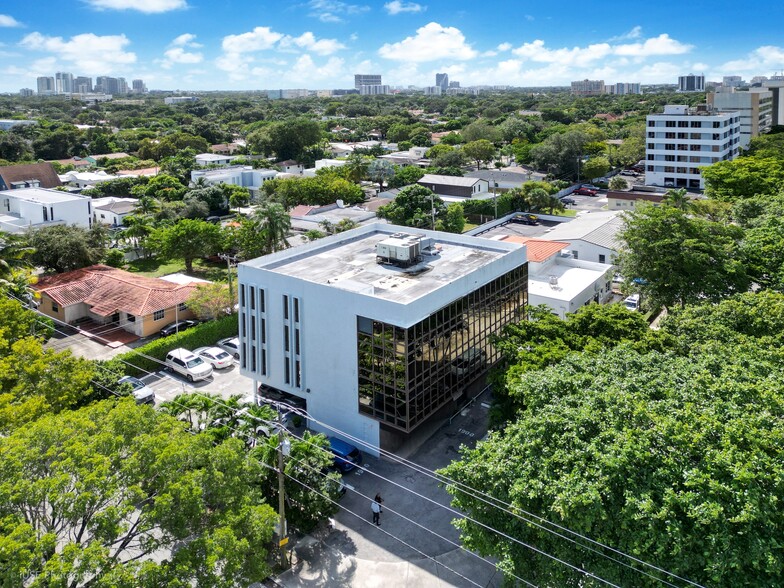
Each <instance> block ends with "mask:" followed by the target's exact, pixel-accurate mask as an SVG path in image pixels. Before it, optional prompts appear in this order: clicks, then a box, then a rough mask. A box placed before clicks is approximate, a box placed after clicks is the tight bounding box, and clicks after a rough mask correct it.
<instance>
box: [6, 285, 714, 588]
mask: <svg viewBox="0 0 784 588" xmlns="http://www.w3.org/2000/svg"><path fill="white" fill-rule="evenodd" d="M9 296H11V297H12V298H15V299H16V300H18V301H19V302H22V303H23V301H21V300H20V299H19V298H17V297H15V296H13V295H12V294H10V293H9ZM34 312H36V313H37V314H41V315H43V313H41V312H40V311H38V310H37V309H36V310H34ZM43 316H47V315H43ZM47 318H50V319H51V320H53V321H54V322H57V323H60V324H63V325H65V326H70V325H67V323H64V322H63V321H60V320H59V319H52V317H47ZM43 324H46V323H43ZM47 326H48V325H47ZM55 332H58V333H61V334H65V333H62V331H58V330H56V329H55ZM66 336H68V335H66ZM96 338H99V339H102V338H101V337H96ZM103 340H104V341H106V342H108V341H107V340H106V339H103ZM131 351H132V353H136V354H137V355H139V356H141V357H144V358H146V359H148V360H150V361H153V362H155V363H158V364H160V365H162V366H164V368H165V367H167V366H166V364H165V363H164V362H163V361H161V360H159V359H157V358H155V357H152V356H149V355H146V354H144V353H141V352H139V351H137V350H131ZM119 361H122V362H123V363H126V364H127V365H129V366H131V367H133V368H134V369H138V370H140V371H143V372H146V373H147V374H151V373H152V372H147V371H146V370H144V369H142V368H140V367H138V366H136V365H134V364H131V363H129V362H127V361H125V360H119ZM104 388H105V387H104ZM192 394H194V395H203V396H205V397H206V398H210V400H212V401H214V402H216V403H217V404H221V403H220V402H219V401H217V400H216V399H214V398H211V397H209V396H206V395H204V394H203V393H201V392H199V391H197V390H195V389H194V390H193V392H192ZM279 404H282V405H285V406H287V407H288V408H289V409H290V410H292V411H293V412H295V413H297V414H301V415H302V416H305V417H306V418H308V419H310V420H312V421H313V422H316V423H318V424H320V425H321V426H323V427H325V428H327V429H329V430H331V431H334V432H336V433H339V434H341V435H343V436H344V437H346V438H347V439H351V440H352V441H354V442H357V443H359V444H361V445H364V446H365V447H369V448H372V449H373V450H375V451H378V452H379V453H380V454H382V455H385V456H387V457H389V458H390V459H392V460H394V461H396V462H397V463H400V464H401V465H405V466H406V467H409V468H411V469H414V470H415V471H417V472H419V473H422V474H424V475H427V476H429V477H432V478H433V479H435V480H437V481H439V482H444V481H446V482H448V483H451V484H453V485H455V486H456V487H462V488H461V489H463V491H464V492H465V493H466V494H469V495H470V496H472V497H474V498H477V499H479V500H481V501H482V502H484V503H486V504H488V505H490V506H493V507H494V508H498V509H500V510H502V511H503V512H506V513H507V514H510V515H512V516H514V517H516V518H518V519H519V520H522V521H524V522H526V523H528V524H531V525H533V526H536V527H538V528H540V529H542V530H544V531H547V532H549V533H552V534H554V535H556V536H558V537H561V538H563V539H565V540H567V541H570V542H571V543H573V544H575V545H577V546H578V547H581V548H583V549H587V550H589V551H592V552H594V553H597V554H598V555H601V556H602V557H605V558H607V559H609V560H610V561H613V562H615V563H617V564H619V565H623V566H625V567H627V568H629V569H631V570H634V571H636V572H638V573H642V574H644V575H646V576H648V577H650V578H652V579H654V580H657V581H659V582H662V583H664V584H667V585H668V586H674V585H673V584H671V583H669V582H667V581H666V580H663V579H661V578H658V577H656V576H653V575H651V574H649V573H647V572H645V571H643V570H639V569H638V568H635V567H633V566H630V565H629V564H627V563H625V562H622V561H619V560H616V559H615V558H613V557H611V556H609V555H607V554H604V553H602V552H601V551H598V550H595V549H593V548H591V547H589V546H586V545H583V544H581V543H579V542H577V541H575V540H574V539H571V538H569V537H565V536H564V535H562V534H560V533H558V532H556V531H553V530H552V529H548V528H547V527H544V526H542V525H540V524H538V523H536V522H534V521H531V520H528V519H526V518H525V517H523V516H522V515H520V514H519V513H516V512H512V511H511V510H508V508H504V506H505V507H509V508H514V509H516V510H518V511H522V512H523V513H525V514H526V515H527V516H530V517H533V518H535V519H538V520H539V521H542V522H543V523H545V524H549V525H552V526H554V527H556V528H558V529H560V530H562V531H564V532H567V533H570V534H572V535H575V536H577V537H579V538H581V539H583V540H585V541H588V542H590V543H592V544H595V545H597V546H600V547H602V548H604V549H607V550H610V551H613V552H614V553H617V554H618V555H622V556H624V557H627V558H629V559H631V560H633V561H635V562H637V563H639V564H641V565H644V566H647V567H650V568H651V569H655V570H656V571H659V572H661V573H664V574H666V575H668V576H670V577H672V578H676V579H678V580H681V581H683V582H686V583H688V584H690V585H692V586H695V587H699V588H702V587H701V585H700V584H697V583H695V582H692V581H690V580H687V579H685V578H681V577H679V576H677V575H676V574H674V573H672V572H668V571H666V570H664V569H662V568H659V567H657V566H654V565H653V564H649V563H647V562H645V561H643V560H640V559H638V558H635V557H634V556H631V555H628V554H626V553H624V552H622V551H620V550H617V549H615V548H612V547H609V546H607V545H604V544H602V543H600V542H598V541H595V540H593V539H590V538H588V537H586V536H583V535H581V534H579V533H577V532H575V531H572V530H570V529H568V528H567V527H563V526H560V525H558V524H557V523H553V522H551V521H548V520H547V519H544V518H543V517H540V516H538V515H535V514H533V513H529V512H527V511H525V510H523V509H519V508H518V507H513V506H512V505H509V504H508V503H505V502H503V501H501V500H500V499H497V498H495V497H492V496H489V495H488V494H485V493H484V492H481V491H478V490H475V489H473V488H471V487H469V486H467V485H465V484H462V483H461V482H457V481H455V480H451V479H450V478H447V477H446V476H438V475H436V474H435V473H434V472H431V471H430V470H428V469H426V468H423V467H422V466H419V465H418V464H414V463H413V462H410V461H408V460H405V459H403V458H399V457H398V456H395V455H394V454H392V453H390V452H388V451H385V450H383V449H381V448H380V447H376V446H374V445H372V444H370V443H368V442H366V441H364V440H362V439H358V438H356V437H353V436H351V435H350V434H347V433H345V432H344V431H342V430H340V429H336V428H334V427H332V426H331V425H328V424H326V423H324V422H322V421H319V420H318V419H315V418H313V417H312V416H311V415H310V414H309V413H307V412H306V411H304V410H302V409H298V408H297V407H293V406H290V405H286V404H285V403H279ZM223 406H225V407H226V408H229V409H230V410H237V409H236V408H235V407H230V406H229V405H226V404H223ZM247 416H249V417H250V418H253V419H257V420H259V421H262V422H265V423H267V424H269V423H268V422H266V421H264V420H263V419H261V418H260V417H255V416H254V415H247ZM294 436H295V437H297V438H298V439H300V440H303V441H306V440H304V439H302V438H301V437H299V436H296V435H294ZM306 442H307V441H306ZM360 469H362V470H363V471H367V472H369V473H370V474H371V475H374V476H376V477H379V478H381V479H383V480H385V481H387V482H389V483H391V484H393V485H396V486H398V487H400V488H403V489H405V490H408V491H409V492H412V493H413V494H415V495H417V496H419V497H421V498H424V499H425V500H428V501H430V502H432V503H434V504H436V505H438V506H440V507H442V508H446V509H447V510H449V511H450V512H451V513H453V514H455V515H457V516H459V517H462V518H465V519H466V520H469V521H470V522H472V523H474V524H477V525H478V526H480V527H483V528H485V529H487V530H489V531H491V532H494V533H496V534H499V535H501V536H503V537H505V538H507V539H509V540H511V541H513V542H516V543H518V544H520V545H521V546H524V547H527V548H528V549H531V550H533V551H535V552H537V553H539V554H541V555H544V556H546V557H549V558H551V559H553V560H555V561H557V562H559V563H562V564H563V565H566V566H568V567H570V568H572V569H573V570H575V571H577V572H579V573H581V574H584V575H587V576H589V577H592V578H594V579H596V580H598V581H600V582H603V583H606V584H608V585H610V586H615V584H612V583H611V582H609V581H607V580H604V579H603V578H600V577H598V576H595V575H594V574H592V573H590V572H587V571H585V570H583V569H581V568H578V567H576V566H574V565H572V564H569V563H568V562H566V561H563V560H561V559H559V558H558V557H556V556H554V555H552V554H549V553H547V552H545V551H542V550H540V549H538V548H536V547H534V546H532V545H528V544H526V543H525V542H522V541H520V540H518V539H516V538H514V537H511V536H509V535H507V534H505V533H503V532H501V531H499V530H497V529H494V528H492V527H490V526H488V525H485V524H483V523H480V522H479V521H476V520H474V519H472V518H471V517H468V516H467V515H464V514H462V513H460V512H459V511H456V510H454V509H452V508H451V507H446V506H444V505H441V504H440V503H438V502H436V501H433V500H432V499H430V498H428V497H425V496H423V495H421V494H418V493H416V492H414V491H413V490H410V489H407V488H405V487H404V486H401V485H400V484H398V483H396V482H394V481H392V480H389V479H387V478H384V477H383V476H380V475H378V474H376V473H375V472H371V471H370V470H367V469H366V468H362V467H360ZM465 488H468V489H470V491H471V492H468V491H466V490H464V489H465ZM472 492H473V494H472ZM478 494H481V495H483V496H486V497H488V498H490V499H491V500H493V501H495V502H497V503H500V504H501V505H504V506H499V504H494V503H492V502H490V501H488V500H485V499H483V498H480V497H479V496H478Z"/></svg>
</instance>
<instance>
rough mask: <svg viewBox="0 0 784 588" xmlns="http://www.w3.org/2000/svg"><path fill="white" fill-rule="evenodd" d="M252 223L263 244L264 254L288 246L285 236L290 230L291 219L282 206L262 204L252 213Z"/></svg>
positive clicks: (278, 204)
mask: <svg viewBox="0 0 784 588" xmlns="http://www.w3.org/2000/svg"><path fill="white" fill-rule="evenodd" d="M253 221H254V222H255V223H256V226H257V227H258V229H259V234H260V235H261V239H262V241H263V242H264V247H263V250H264V253H265V254H268V253H275V252H276V251H282V250H283V249H286V248H287V247H288V246H289V242H288V241H287V240H286V236H287V235H288V233H289V230H290V229H291V217H290V216H289V213H288V212H287V211H286V209H285V208H284V207H283V205H282V204H280V203H278V202H263V203H262V204H260V205H259V206H258V207H257V208H256V210H255V211H254V213H253Z"/></svg>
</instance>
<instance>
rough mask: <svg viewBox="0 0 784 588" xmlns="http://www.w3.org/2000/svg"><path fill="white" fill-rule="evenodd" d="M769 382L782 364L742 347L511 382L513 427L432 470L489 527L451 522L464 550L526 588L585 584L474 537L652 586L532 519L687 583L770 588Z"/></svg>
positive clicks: (775, 410) (777, 532) (556, 567)
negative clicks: (517, 403) (495, 562)
mask: <svg viewBox="0 0 784 588" xmlns="http://www.w3.org/2000/svg"><path fill="white" fill-rule="evenodd" d="M780 374H782V361H781V359H780V356H779V355H778V354H777V355H776V357H775V358H773V357H769V356H768V354H767V353H764V352H761V350H760V349H759V348H755V347H754V346H751V347H747V348H745V349H744V348H723V349H714V350H713V352H710V353H709V352H707V351H705V350H703V352H702V353H701V354H700V355H696V356H693V357H679V356H674V355H671V354H661V353H649V354H645V355H641V354H638V353H636V352H634V351H632V350H630V349H629V348H628V347H626V346H621V347H618V348H616V349H613V350H610V351H607V352H606V353H604V354H598V355H572V356H570V357H568V358H567V359H565V360H564V361H562V362H561V363H560V364H559V365H558V366H556V367H551V368H547V369H544V370H541V371H536V372H529V373H527V374H525V375H524V376H523V377H521V378H520V380H519V382H518V383H517V385H516V386H515V388H514V390H513V394H515V395H516V396H518V397H520V399H521V402H524V404H525V406H526V408H525V410H524V411H523V412H521V413H520V414H519V418H518V420H517V421H516V422H514V423H512V424H510V425H509V426H508V427H507V428H506V429H505V430H503V431H500V432H497V433H494V434H491V436H490V438H489V439H488V440H487V441H485V442H480V443H479V444H478V446H477V447H476V448H475V449H464V450H463V452H462V460H461V461H459V462H453V463H452V464H451V465H450V466H448V467H447V468H445V469H444V470H442V471H441V472H440V473H441V474H443V475H446V476H448V477H449V478H450V479H452V480H455V482H450V483H448V484H446V488H447V491H448V492H450V493H451V494H452V495H453V503H452V504H453V507H455V508H456V509H458V510H459V511H460V512H465V513H467V514H468V515H470V516H471V517H472V518H473V519H475V520H477V521H478V523H480V524H484V525H487V527H481V526H480V525H479V524H477V523H473V522H470V521H469V520H468V519H460V520H458V521H455V525H456V526H457V527H458V528H459V529H460V532H461V536H462V540H463V544H464V545H465V547H467V548H468V549H472V550H477V551H478V552H479V553H481V554H483V555H489V556H493V557H496V558H498V559H499V565H500V567H501V569H502V570H504V571H506V572H508V573H514V574H516V575H519V576H522V577H524V578H526V579H527V580H528V581H531V582H533V583H535V584H536V585H537V586H543V587H544V586H547V587H549V586H553V587H554V586H575V587H576V586H588V585H590V586H594V585H598V583H597V582H595V581H593V580H592V579H591V578H590V576H584V575H582V574H580V573H575V572H574V570H572V569H569V568H567V567H566V566H564V565H562V564H560V563H558V562H555V561H553V560H551V559H547V558H544V557H541V556H539V555H537V554H536V553H534V552H533V551H531V550H530V549H529V548H527V547H523V546H522V545H521V544H519V543H516V542H512V541H510V540H507V539H506V538H504V537H503V536H499V535H498V534H497V533H494V532H491V531H490V530H489V528H488V527H492V528H493V529H498V530H499V531H500V532H502V533H506V534H507V536H509V537H514V538H516V539H517V540H519V541H521V542H524V543H526V544H528V545H535V546H536V547H537V549H540V550H542V551H544V552H546V553H549V554H552V555H554V556H555V557H558V558H560V559H562V560H564V561H568V562H570V563H572V564H573V565H575V566H576V567H577V568H579V569H583V570H585V572H587V573H592V574H595V575H596V576H598V577H601V578H604V579H606V580H607V581H610V582H612V583H614V584H616V585H620V586H641V587H647V586H651V587H652V586H660V585H661V584H660V583H659V582H658V581H657V580H655V579H652V578H650V577H647V576H643V575H642V574H640V573H639V572H638V571H636V570H634V568H635V567H637V566H633V565H632V566H631V567H623V566H621V565H618V564H617V563H616V562H615V561H613V560H612V559H607V558H605V557H603V555H604V554H603V553H597V552H596V551H595V550H593V551H588V550H587V549H583V548H581V547H580V546H579V541H578V544H575V543H573V542H567V541H564V540H563V539H562V537H558V536H556V535H554V534H551V533H548V532H545V530H543V528H542V527H549V524H548V523H547V522H542V524H541V525H539V526H534V525H532V524H530V523H526V522H524V521H525V519H526V518H529V520H530V517H524V516H522V513H524V512H533V513H537V514H539V515H541V516H543V517H544V518H545V519H546V520H547V521H551V522H553V523H556V524H559V525H562V526H564V527H567V528H569V529H572V530H574V531H576V532H578V533H582V534H585V535H587V536H589V537H591V538H592V539H593V540H595V541H599V542H601V543H604V544H606V545H610V546H612V547H613V548H615V549H618V550H620V551H622V552H624V553H630V554H634V556H635V557H638V558H640V559H642V560H644V561H648V562H651V563H653V564H655V565H657V566H659V567H661V568H663V569H666V570H669V571H671V572H673V573H675V574H678V575H679V576H681V577H685V578H689V579H690V580H691V581H693V582H696V583H698V584H701V585H706V586H708V585H711V586H713V585H715V586H768V585H775V584H776V583H777V582H778V578H779V577H780V573H781V568H782V565H784V557H783V556H782V553H781V551H780V550H779V549H778V547H777V546H778V543H779V538H780V537H781V533H782V531H784V511H782V509H780V508H778V504H779V503H780V501H781V499H782V497H784V486H782V483H781V480H782V479H784V465H782V462H781V460H780V454H781V448H780V440H779V432H780V427H779V425H778V422H779V419H780V416H781V415H782V406H784V398H782V395H781V394H780V392H779V390H778V389H775V390H772V389H771V387H770V385H769V382H770V381H771V380H770V379H771V378H773V379H774V380H776V379H778V378H780V377H781V376H780ZM741 380H742V381H741ZM761 415H772V416H765V417H761ZM458 483H459V484H464V485H465V486H461V485H459V484H458ZM465 488H471V489H473V491H472V492H470V493H468V492H466V491H465ZM478 492H484V493H487V494H488V495H489V497H490V498H489V499H486V498H483V497H480V496H478ZM488 500H489V501H490V502H493V501H494V500H499V501H502V502H504V503H507V504H509V505H510V506H509V510H510V511H511V514H510V513H509V512H505V511H503V510H501V509H496V508H492V507H489V506H488ZM630 529H633V532H631V531H630ZM715 545H721V546H722V547H721V549H715V548H712V547H710V546H715ZM648 571H650V570H648ZM654 575H656V576H658V574H654Z"/></svg>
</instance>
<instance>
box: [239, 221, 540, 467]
mask: <svg viewBox="0 0 784 588" xmlns="http://www.w3.org/2000/svg"><path fill="white" fill-rule="evenodd" d="M399 232H403V233H409V234H410V233H411V232H412V230H411V228H407V227H396V226H394V225H385V224H380V223H376V224H371V225H365V226H363V227H360V228H357V229H353V230H351V231H346V232H344V233H340V234H337V235H333V236H331V237H327V238H324V239H319V240H318V241H315V242H313V243H310V244H308V245H303V246H300V247H297V248H294V249H289V250H286V251H282V252H279V253H275V254H272V255H269V256H265V257H262V258H258V259H254V260H251V261H248V262H245V263H241V264H240V265H239V267H238V282H239V292H240V343H241V348H242V351H241V360H240V371H241V373H242V374H243V375H245V376H247V377H249V378H252V379H253V380H254V384H258V383H261V384H263V385H265V386H268V387H271V388H274V389H277V390H280V391H283V392H286V393H289V394H292V395H294V396H297V397H300V398H303V399H305V400H306V401H307V410H308V412H309V414H310V415H312V417H313V418H314V419H316V420H317V421H320V422H323V423H326V424H328V425H329V426H331V427H335V428H336V429H339V430H341V431H344V432H346V433H348V434H349V435H351V436H353V437H356V438H358V439H361V440H363V441H365V442H367V443H369V444H370V445H372V446H374V447H378V446H380V445H381V437H382V432H381V431H382V427H381V423H380V421H379V420H376V419H374V418H371V417H370V416H366V415H365V414H363V413H362V412H360V403H359V383H358V374H359V367H358V329H359V326H358V325H359V323H360V322H361V321H365V322H370V321H380V322H383V323H387V324H392V325H395V326H396V327H400V328H403V329H406V328H409V327H412V326H413V325H416V324H418V323H420V322H421V321H423V320H425V319H428V318H429V317H432V316H433V315H434V313H436V312H437V311H439V310H440V309H441V310H442V309H443V308H444V307H445V306H448V305H450V304H452V303H454V301H459V300H462V299H463V297H465V296H467V295H469V294H471V293H473V292H475V291H477V290H478V289H480V288H482V287H483V286H484V285H486V284H489V283H490V282H493V280H496V279H498V278H501V277H502V276H506V275H507V274H508V273H509V272H515V271H522V270H521V268H522V269H523V270H524V269H525V264H526V256H525V247H524V246H522V245H520V244H515V243H503V242H499V241H491V240H487V239H481V238H476V237H468V236H462V235H454V234H450V233H441V232H437V231H424V230H417V231H416V233H417V234H419V235H423V236H424V238H425V239H427V240H430V239H432V241H433V242H434V244H435V245H434V247H433V249H431V250H430V251H431V253H429V254H428V255H423V256H422V257H423V260H422V262H421V263H419V264H417V265H415V266H413V267H412V268H408V269H402V268H400V267H397V266H390V265H387V264H380V263H378V262H377V257H376V245H377V244H378V243H379V242H380V241H384V240H385V239H389V237H391V236H392V235H393V234H396V233H399ZM523 284H525V282H523ZM523 290H525V285H523ZM310 424H311V427H312V428H313V429H316V430H321V431H324V432H326V433H327V434H334V433H330V432H329V431H328V430H326V429H325V428H324V427H323V426H322V425H319V424H318V423H316V422H311V423H310ZM363 449H364V448H363ZM371 453H372V451H371Z"/></svg>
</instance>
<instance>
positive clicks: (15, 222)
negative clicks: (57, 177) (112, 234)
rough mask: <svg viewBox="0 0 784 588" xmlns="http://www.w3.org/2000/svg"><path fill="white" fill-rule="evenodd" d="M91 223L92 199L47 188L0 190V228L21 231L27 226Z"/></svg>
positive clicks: (8, 230)
mask: <svg viewBox="0 0 784 588" xmlns="http://www.w3.org/2000/svg"><path fill="white" fill-rule="evenodd" d="M92 223H93V210H92V200H91V199H90V198H89V197H87V196H80V195H78V194H69V193H68V192H61V191H59V190H48V189H46V188H19V189H17V190H4V191H2V192H0V231H5V232H7V233H21V232H22V231H25V230H26V229H28V228H40V227H45V226H50V225H77V226H80V227H84V228H86V229H89V228H91V227H92Z"/></svg>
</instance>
